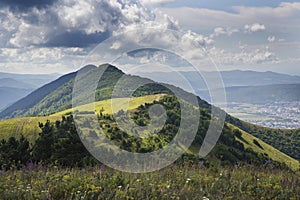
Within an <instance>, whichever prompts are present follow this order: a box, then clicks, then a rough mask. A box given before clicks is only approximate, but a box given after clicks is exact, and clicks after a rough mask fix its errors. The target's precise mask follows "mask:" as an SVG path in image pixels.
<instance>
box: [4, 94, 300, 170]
mask: <svg viewBox="0 0 300 200" xmlns="http://www.w3.org/2000/svg"><path fill="white" fill-rule="evenodd" d="M165 96H166V95H164V94H157V95H149V96H142V97H136V98H132V99H131V100H130V104H129V109H130V110H132V112H134V113H137V108H140V106H141V105H145V104H148V105H149V104H151V103H153V101H156V102H158V101H160V100H161V99H162V98H163V97H165ZM111 101H112V100H111V99H110V100H103V101H99V102H96V103H95V108H96V110H97V111H99V110H103V114H104V115H106V114H108V115H110V114H112V110H111ZM116 102H117V105H116V107H115V112H118V111H120V110H122V109H124V108H125V106H126V104H125V102H126V99H122V98H120V99H117V101H116ZM169 102H170V101H169ZM83 106H89V105H83ZM143 108H144V107H143ZM76 109H78V108H74V110H76ZM71 112H72V109H68V110H65V111H62V112H59V113H55V114H54V115H51V116H41V117H23V118H13V119H8V120H2V121H0V132H1V135H0V139H8V138H9V137H16V138H19V137H20V135H21V134H22V135H24V136H25V137H26V138H28V140H29V141H30V143H31V144H34V143H35V140H36V139H37V138H38V137H39V133H40V132H41V129H40V128H39V123H43V124H45V123H46V121H47V120H50V121H51V122H55V121H58V120H60V119H61V117H62V116H63V115H69V114H70V113H71ZM98 114H99V113H98ZM201 121H203V122H204V121H205V118H203V119H202V120H201ZM102 123H103V122H102ZM110 123H111V122H110ZM111 126H112V127H114V126H115V125H114V123H111ZM225 129H228V130H229V131H230V132H231V133H230V134H229V136H230V137H232V138H233V136H234V134H233V133H234V130H235V131H236V130H239V131H240V133H241V135H240V136H234V137H235V142H233V141H229V138H230V137H229V136H228V135H227V134H228V133H225V132H224V134H225V135H227V136H226V137H223V138H222V137H221V140H220V141H219V142H218V144H217V146H216V147H215V148H214V150H213V151H212V153H210V154H209V156H208V157H207V161H209V162H211V163H215V162H221V161H220V159H221V158H219V154H223V153H224V149H227V150H230V151H232V152H233V153H234V154H233V155H234V157H235V156H237V155H236V152H238V148H240V147H238V146H235V145H238V143H241V144H243V146H244V148H245V149H248V150H247V152H248V153H247V154H245V155H243V159H250V157H248V156H250V155H251V156H259V155H264V156H268V157H266V159H267V158H269V159H270V160H273V161H276V162H279V163H282V162H283V163H285V164H286V166H288V167H290V168H291V169H293V170H298V169H299V167H300V166H299V161H297V160H295V159H293V158H291V157H290V156H288V155H286V154H284V153H282V152H280V151H279V150H277V149H275V148H274V147H272V146H270V145H268V144H266V143H265V142H263V141H261V140H260V139H258V138H256V137H254V136H253V135H251V134H249V133H247V132H245V131H243V130H241V129H239V128H237V127H236V126H234V125H232V124H229V123H226V125H225ZM114 134H117V132H116V133H114ZM196 137H197V136H196ZM232 138H231V139H232ZM254 141H257V142H258V144H259V145H260V146H257V144H255V142H254ZM230 144H231V145H232V146H229V145H230ZM198 145H199V144H197V143H195V144H193V145H192V146H191V147H190V150H188V151H187V155H189V154H190V155H193V156H195V157H197V156H198V150H199V149H198ZM225 155H226V154H225ZM226 156H228V155H226ZM224 157H225V156H224ZM231 157H232V156H231ZM231 157H229V158H228V159H233V158H231ZM262 158H263V157H262ZM221 160H222V162H228V160H227V158H222V159H221ZM241 161H242V160H241Z"/></svg>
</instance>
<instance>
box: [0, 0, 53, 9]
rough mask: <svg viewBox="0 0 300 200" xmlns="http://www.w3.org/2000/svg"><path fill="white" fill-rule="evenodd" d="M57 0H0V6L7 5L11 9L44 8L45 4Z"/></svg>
mask: <svg viewBox="0 0 300 200" xmlns="http://www.w3.org/2000/svg"><path fill="white" fill-rule="evenodd" d="M56 1H57V0H42V1H41V0H30V1H24V0H1V2H0V6H6V7H9V9H10V10H12V11H24V10H27V9H29V8H32V7H36V8H44V7H46V6H49V5H52V4H53V3H55V2H56Z"/></svg>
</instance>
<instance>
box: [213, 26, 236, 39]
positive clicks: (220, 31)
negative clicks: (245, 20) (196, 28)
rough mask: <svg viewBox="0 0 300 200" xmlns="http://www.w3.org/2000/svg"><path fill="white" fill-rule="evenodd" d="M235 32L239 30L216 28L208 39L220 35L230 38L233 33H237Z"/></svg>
mask: <svg viewBox="0 0 300 200" xmlns="http://www.w3.org/2000/svg"><path fill="white" fill-rule="evenodd" d="M237 32H239V30H238V29H235V28H230V27H227V28H223V27H216V28H214V32H213V33H212V34H211V35H210V37H211V38H214V37H218V36H220V35H227V36H231V35H232V34H233V33H237Z"/></svg>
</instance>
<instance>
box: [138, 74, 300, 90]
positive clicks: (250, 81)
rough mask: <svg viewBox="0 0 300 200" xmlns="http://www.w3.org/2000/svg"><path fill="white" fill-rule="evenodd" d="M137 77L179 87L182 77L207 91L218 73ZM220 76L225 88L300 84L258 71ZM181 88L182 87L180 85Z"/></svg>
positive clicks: (297, 80) (294, 78) (295, 78)
mask: <svg viewBox="0 0 300 200" xmlns="http://www.w3.org/2000/svg"><path fill="white" fill-rule="evenodd" d="M137 75H139V76H142V77H146V78H150V79H152V80H155V81H157V82H166V83H169V84H174V85H178V84H180V82H179V81H178V78H179V77H180V76H182V77H184V78H186V80H188V81H189V82H190V84H191V85H192V86H193V87H194V88H196V89H198V90H203V89H207V86H206V84H205V79H211V78H213V77H215V75H216V72H208V71H201V72H200V73H199V72H196V71H189V72H181V71H179V72H178V73H177V72H147V73H145V72H139V73H137ZM220 75H221V77H222V80H223V82H224V86H225V87H234V86H259V85H278V84H295V83H300V76H291V75H287V74H280V73H275V72H269V71H268V72H256V71H241V70H233V71H221V72H220ZM178 86H180V85H178Z"/></svg>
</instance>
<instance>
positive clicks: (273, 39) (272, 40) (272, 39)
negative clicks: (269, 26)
mask: <svg viewBox="0 0 300 200" xmlns="http://www.w3.org/2000/svg"><path fill="white" fill-rule="evenodd" d="M275 40H276V37H275V36H269V37H268V41H269V42H275Z"/></svg>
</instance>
